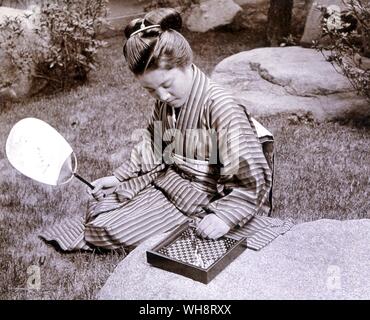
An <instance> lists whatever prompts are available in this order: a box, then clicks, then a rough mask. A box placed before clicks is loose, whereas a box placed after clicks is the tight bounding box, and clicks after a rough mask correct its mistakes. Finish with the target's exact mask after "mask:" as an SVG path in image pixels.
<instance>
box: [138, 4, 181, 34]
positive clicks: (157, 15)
mask: <svg viewBox="0 0 370 320" xmlns="http://www.w3.org/2000/svg"><path fill="white" fill-rule="evenodd" d="M145 21H146V22H148V23H145V25H150V24H159V25H160V26H161V29H162V30H163V31H166V30H168V29H173V30H176V31H180V30H181V27H182V19H181V15H180V13H179V12H177V11H176V10H175V9H173V8H159V9H157V10H153V11H150V12H148V13H147V15H146V16H145Z"/></svg>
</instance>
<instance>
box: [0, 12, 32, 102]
mask: <svg viewBox="0 0 370 320" xmlns="http://www.w3.org/2000/svg"><path fill="white" fill-rule="evenodd" d="M8 18H10V19H18V20H19V21H20V22H21V28H22V30H23V34H24V37H20V38H19V39H18V41H15V43H14V45H15V48H16V49H15V50H17V51H18V52H21V51H22V50H24V51H28V52H29V50H28V48H30V47H32V46H37V43H39V40H38V39H36V36H35V35H34V34H33V32H32V30H33V28H34V25H35V23H36V21H37V7H34V8H33V10H21V9H13V8H8V7H0V23H4V22H5V20H6V19H8ZM18 62H19V61H18ZM32 71H33V65H32V64H31V65H30V68H29V69H27V70H26V69H22V70H20V69H19V68H18V67H17V66H16V65H14V63H12V60H11V59H10V57H9V56H8V55H7V53H6V52H5V51H4V50H3V49H1V48H0V99H1V98H2V99H4V98H5V99H18V98H23V97H25V96H28V95H30V94H31V92H33V91H34V90H35V86H34V84H33V83H32V77H31V73H32ZM2 83H3V84H4V83H5V84H6V85H5V86H4V85H3V86H1V84H2Z"/></svg>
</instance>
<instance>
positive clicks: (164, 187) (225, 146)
mask: <svg viewBox="0 0 370 320" xmlns="http://www.w3.org/2000/svg"><path fill="white" fill-rule="evenodd" d="M193 71H194V72H193V83H192V89H191V92H190V95H189V97H188V100H187V102H186V103H185V105H184V106H182V107H181V108H180V109H179V110H180V112H179V113H178V115H177V116H176V113H175V110H173V109H172V108H171V107H170V106H169V105H167V104H166V103H164V102H160V101H157V103H156V105H155V108H154V112H153V115H152V118H151V120H150V122H149V125H148V128H147V130H146V131H145V133H144V134H143V140H142V141H141V142H140V143H139V144H137V145H136V146H135V147H134V148H133V150H132V153H131V158H130V161H128V162H127V163H125V164H123V165H122V166H120V167H119V168H117V169H116V170H115V171H114V175H115V176H116V177H117V178H118V179H119V180H120V184H119V185H118V186H117V187H116V188H115V189H114V190H113V191H112V192H111V193H109V194H108V195H107V196H106V197H105V198H104V199H103V200H101V201H96V200H91V201H90V203H89V205H88V210H87V214H86V216H85V217H84V218H80V219H76V220H68V221H66V222H65V223H63V224H62V225H60V226H55V227H52V228H50V229H49V230H46V231H45V232H44V233H43V234H42V237H43V238H44V239H45V240H47V241H52V240H54V241H56V242H57V243H58V244H59V246H60V247H61V248H62V249H63V250H67V251H69V250H76V249H86V250H88V249H91V248H94V247H101V248H106V249H117V248H125V249H128V250H130V249H131V248H134V247H135V246H137V245H138V244H139V243H140V242H141V241H143V240H145V239H147V238H148V237H150V236H153V235H156V234H158V233H163V232H166V231H169V230H172V229H174V228H175V227H177V226H179V225H180V224H182V223H185V222H186V221H189V220H193V221H197V220H198V221H199V219H201V218H202V217H204V216H205V215H207V214H210V213H213V214H215V215H217V216H218V217H219V218H220V219H222V220H223V221H224V222H225V223H227V225H228V226H230V228H231V229H230V231H229V233H228V234H227V235H228V236H230V237H232V238H235V239H240V238H242V237H246V238H247V246H248V247H249V248H251V249H254V250H259V249H261V248H262V247H264V246H265V245H267V244H268V243H269V242H271V241H272V240H273V239H275V238H276V237H278V236H279V235H280V234H283V233H285V232H286V231H288V230H289V229H290V228H291V227H292V223H291V222H290V221H281V220H280V219H276V218H271V217H268V216H267V215H266V214H267V213H268V210H269V206H268V204H269V192H270V190H271V187H272V170H271V166H272V162H271V152H267V151H266V150H265V153H264V152H263V147H262V143H264V142H268V141H272V136H270V135H264V136H261V137H258V136H257V131H256V124H257V125H258V126H260V125H259V124H258V123H257V122H256V121H254V120H253V119H251V118H250V116H249V114H248V112H247V111H246V109H245V107H244V106H243V105H242V104H240V103H239V102H238V101H237V99H236V98H235V97H234V96H233V95H232V94H231V93H230V92H228V91H227V90H225V89H223V88H222V87H220V86H218V85H217V84H215V83H213V82H212V81H210V80H209V78H208V77H207V76H206V75H205V74H204V73H203V72H202V71H200V70H199V69H198V68H197V67H196V66H194V65H193ZM260 127H261V126H260ZM262 128H263V127H262ZM257 129H258V128H257ZM264 145H265V144H264ZM266 145H267V144H266ZM270 200H271V199H270Z"/></svg>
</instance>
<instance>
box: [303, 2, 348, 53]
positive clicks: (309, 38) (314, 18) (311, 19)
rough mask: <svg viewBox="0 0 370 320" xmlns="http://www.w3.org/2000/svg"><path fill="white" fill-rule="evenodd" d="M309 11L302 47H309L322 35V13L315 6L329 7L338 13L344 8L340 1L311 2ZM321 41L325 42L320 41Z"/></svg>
mask: <svg viewBox="0 0 370 320" xmlns="http://www.w3.org/2000/svg"><path fill="white" fill-rule="evenodd" d="M310 2H311V4H310V9H309V12H308V16H307V19H306V24H305V27H304V32H303V35H302V38H301V42H300V44H301V45H302V46H303V47H311V46H312V42H313V41H314V40H315V41H319V40H320V38H321V35H322V27H321V19H322V13H321V11H320V10H319V9H318V8H317V6H324V7H329V6H331V7H332V8H333V9H335V10H336V11H340V10H342V9H344V8H345V4H344V2H343V1H342V0H311V1H310ZM322 41H325V40H324V39H322Z"/></svg>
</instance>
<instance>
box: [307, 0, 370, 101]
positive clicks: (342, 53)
mask: <svg viewBox="0 0 370 320" xmlns="http://www.w3.org/2000/svg"><path fill="white" fill-rule="evenodd" d="M343 3H344V6H345V9H344V10H340V9H339V7H338V6H329V7H324V6H319V7H318V8H319V10H321V11H322V13H323V19H322V30H323V34H322V37H326V38H327V39H329V42H328V43H329V44H327V45H323V44H319V43H318V42H315V43H314V47H315V48H316V49H317V50H318V51H320V52H321V53H322V54H323V55H324V57H325V58H326V60H327V61H329V62H330V63H331V64H332V65H333V66H334V67H335V69H336V70H337V71H338V72H340V73H342V74H343V75H345V76H346V77H347V78H348V80H349V81H350V83H351V84H352V86H353V87H354V88H355V89H356V90H357V92H358V93H359V94H362V95H364V96H365V97H366V98H367V99H368V100H370V65H369V62H367V63H366V61H370V60H369V59H368V57H370V50H369V44H370V3H369V2H366V3H365V2H364V1H362V0H347V1H343ZM338 67H339V69H338Z"/></svg>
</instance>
